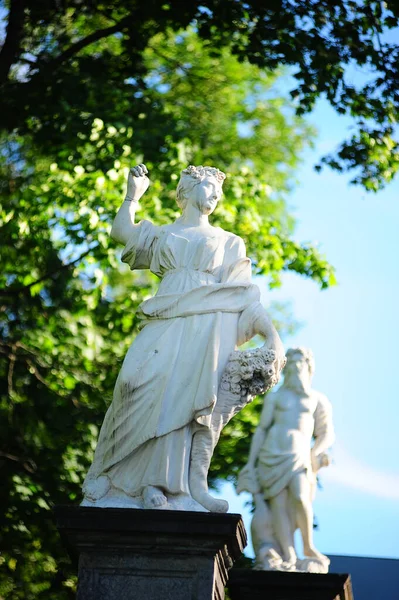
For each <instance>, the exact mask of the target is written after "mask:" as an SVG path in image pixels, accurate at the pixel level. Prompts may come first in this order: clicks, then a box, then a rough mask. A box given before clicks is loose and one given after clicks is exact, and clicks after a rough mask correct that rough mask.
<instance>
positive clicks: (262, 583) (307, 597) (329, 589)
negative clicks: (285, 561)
mask: <svg viewBox="0 0 399 600" xmlns="http://www.w3.org/2000/svg"><path fill="white" fill-rule="evenodd" d="M228 589H229V594H230V598H231V600H266V599H267V600H353V594H352V584H351V579H350V576H349V575H337V574H336V573H328V574H325V575H320V574H316V573H284V572H282V571H254V570H252V569H233V570H232V571H230V574H229V582H228Z"/></svg>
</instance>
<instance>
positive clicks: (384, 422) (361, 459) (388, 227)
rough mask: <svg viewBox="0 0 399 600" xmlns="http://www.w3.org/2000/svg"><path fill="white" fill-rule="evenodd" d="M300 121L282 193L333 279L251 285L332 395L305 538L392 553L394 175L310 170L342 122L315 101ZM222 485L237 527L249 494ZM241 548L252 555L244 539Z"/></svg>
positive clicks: (398, 212) (397, 240)
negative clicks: (322, 284) (296, 163)
mask: <svg viewBox="0 0 399 600" xmlns="http://www.w3.org/2000/svg"><path fill="white" fill-rule="evenodd" d="M309 121H310V122H311V123H312V124H314V125H315V126H316V128H317V129H318V132H319V133H318V137H317V141H316V146H315V148H314V149H312V150H308V151H307V152H306V153H305V155H304V162H303V165H302V167H301V168H300V170H299V172H298V181H299V184H298V186H297V188H296V189H295V190H294V192H293V193H292V195H291V197H290V200H289V203H290V205H291V208H292V210H293V212H294V214H295V215H296V218H297V222H298V223H297V230H296V238H297V239H298V241H299V240H300V241H311V242H314V243H317V244H318V246H319V248H320V250H321V251H322V252H323V253H324V254H325V255H326V256H327V258H328V259H329V261H330V262H331V263H332V264H333V265H334V266H335V268H336V271H337V278H338V286H336V287H334V288H332V289H330V290H325V291H320V290H319V289H318V287H317V285H316V284H314V283H312V282H311V281H307V280H305V279H303V278H301V277H299V276H297V275H293V274H287V275H285V276H284V282H283V286H282V287H281V288H280V289H279V290H273V291H269V290H267V289H263V290H262V293H263V300H264V303H265V305H266V306H267V305H268V304H270V303H271V302H273V301H276V300H279V301H281V300H283V301H290V302H291V306H292V311H293V314H294V316H295V318H296V319H298V320H299V321H301V322H302V327H301V328H300V330H299V331H298V332H297V334H296V335H295V336H293V337H291V338H289V339H287V340H285V343H286V347H290V346H297V345H302V346H308V347H310V348H312V350H313V352H314V355H315V359H316V374H315V377H314V382H313V384H314V385H313V387H314V388H315V389H318V390H320V391H321V392H323V393H325V394H326V395H327V396H328V397H329V399H330V400H331V402H332V404H333V410H334V422H335V428H336V436H337V439H336V443H335V446H334V448H333V449H332V457H333V461H334V463H333V465H332V466H330V467H329V468H328V469H324V470H323V471H321V481H322V485H323V489H322V490H319V491H318V493H317V497H316V501H315V513H316V516H317V520H318V522H319V529H318V531H316V533H315V542H316V545H317V547H318V548H319V550H321V551H322V552H326V553H332V554H354V555H364V556H379V557H396V558H399V435H398V428H399V418H398V417H399V394H398V381H397V379H396V377H397V375H399V364H398V348H399V314H398V312H399V310H398V306H399V302H398V299H399V178H398V179H397V180H395V181H394V182H393V183H391V184H390V185H389V186H388V187H387V188H386V189H385V190H383V191H381V192H379V193H377V194H369V193H366V192H364V191H363V190H362V189H361V188H359V187H355V186H352V185H349V183H348V182H349V179H350V177H348V176H346V175H342V174H336V173H334V172H332V171H331V170H329V169H325V170H323V171H322V172H321V173H320V174H318V173H316V172H315V171H314V169H313V165H314V164H315V163H316V162H317V161H318V159H319V158H320V156H321V155H322V154H324V153H327V152H329V151H330V150H333V149H334V148H335V147H336V146H337V145H338V143H339V142H341V141H342V140H343V139H344V138H345V136H346V135H347V132H348V126H350V125H351V124H353V123H351V121H350V120H349V119H346V118H345V117H340V116H338V115H336V114H335V113H334V111H333V110H332V109H331V108H330V107H329V106H328V104H327V103H326V102H324V101H320V102H319V103H318V105H317V107H316V110H315V111H314V112H313V113H312V115H311V117H310V118H309ZM223 494H224V497H227V498H228V499H229V501H230V511H231V512H241V513H243V515H244V520H245V524H246V527H247V531H249V525H250V515H249V512H248V508H247V507H245V502H246V501H248V498H249V496H248V495H246V494H242V495H241V496H240V497H236V496H235V493H234V491H233V490H232V489H231V486H229V485H227V486H225V488H224V489H223V490H222V494H221V495H222V496H223ZM246 553H247V554H249V555H253V551H252V547H251V546H249V547H248V549H247V552H246Z"/></svg>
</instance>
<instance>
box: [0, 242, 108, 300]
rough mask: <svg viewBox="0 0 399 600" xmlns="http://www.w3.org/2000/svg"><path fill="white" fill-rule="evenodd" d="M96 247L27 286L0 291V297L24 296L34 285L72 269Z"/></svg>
mask: <svg viewBox="0 0 399 600" xmlns="http://www.w3.org/2000/svg"><path fill="white" fill-rule="evenodd" d="M98 246H99V244H97V245H96V246H92V247H91V248H89V249H88V250H86V252H83V254H81V255H80V256H78V257H77V258H75V260H72V261H71V262H69V263H66V264H64V265H61V266H60V267H59V268H58V269H55V270H54V271H51V272H50V273H46V274H45V275H43V276H42V277H39V279H36V280H35V281H32V282H31V283H29V284H28V285H23V286H21V287H18V288H14V289H10V290H0V296H17V295H18V294H26V293H27V292H28V291H29V289H30V288H31V287H33V286H34V285H36V284H38V283H41V282H42V281H45V280H46V279H50V278H51V277H54V275H57V273H59V272H60V271H63V270H64V269H69V267H72V266H73V265H74V264H76V263H77V262H79V261H80V260H82V258H84V257H85V256H87V255H88V254H90V252H91V251H92V250H95V249H96V248H98Z"/></svg>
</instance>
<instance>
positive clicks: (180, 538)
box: [55, 506, 246, 600]
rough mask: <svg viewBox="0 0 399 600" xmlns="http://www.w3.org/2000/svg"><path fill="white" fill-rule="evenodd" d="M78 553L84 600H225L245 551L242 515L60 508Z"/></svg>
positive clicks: (61, 523)
mask: <svg viewBox="0 0 399 600" xmlns="http://www.w3.org/2000/svg"><path fill="white" fill-rule="evenodd" d="M55 515H56V520H57V527H58V529H59V531H60V533H61V536H62V538H63V540H64V542H65V544H66V545H67V547H68V549H69V551H70V553H71V555H72V556H73V557H75V558H78V559H79V574H78V576H79V583H78V594H77V600H133V599H134V600H142V599H143V600H168V599H171V600H172V599H173V600H222V599H223V598H224V586H225V584H226V581H227V572H228V570H229V569H230V568H231V567H232V566H233V563H234V562H235V561H236V560H237V559H238V558H239V557H240V556H241V553H242V550H243V548H244V547H245V545H246V533H245V529H244V524H243V522H242V519H241V515H230V514H216V513H201V512H185V511H170V510H139V509H138V510H135V509H128V508H125V509H123V508H122V509H120V508H90V507H80V506H58V507H56V509H55Z"/></svg>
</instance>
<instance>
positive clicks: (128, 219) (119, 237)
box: [111, 164, 150, 245]
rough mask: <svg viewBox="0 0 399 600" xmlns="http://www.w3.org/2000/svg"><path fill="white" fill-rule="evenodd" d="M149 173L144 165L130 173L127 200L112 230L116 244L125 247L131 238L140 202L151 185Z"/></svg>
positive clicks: (117, 215) (119, 211)
mask: <svg viewBox="0 0 399 600" xmlns="http://www.w3.org/2000/svg"><path fill="white" fill-rule="evenodd" d="M147 173H148V171H147V167H146V166H145V165H143V164H141V165H137V166H136V167H133V168H132V169H130V171H129V175H128V180H127V192H126V198H125V200H124V202H123V203H122V206H121V207H120V209H119V210H118V212H117V214H116V217H115V220H114V222H113V224H112V229H111V237H112V239H113V240H115V241H116V242H119V243H121V244H124V245H125V244H126V243H127V241H128V240H129V238H130V235H131V233H132V229H133V225H134V218H135V216H136V210H137V205H138V202H139V200H140V198H141V197H142V195H143V194H144V193H145V192H146V190H147V189H148V186H149V185H150V180H149V179H148V177H147Z"/></svg>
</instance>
